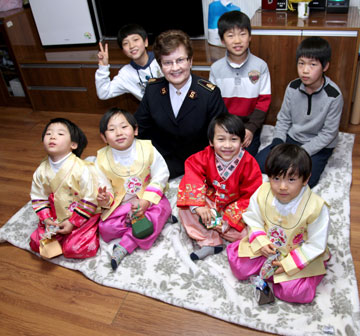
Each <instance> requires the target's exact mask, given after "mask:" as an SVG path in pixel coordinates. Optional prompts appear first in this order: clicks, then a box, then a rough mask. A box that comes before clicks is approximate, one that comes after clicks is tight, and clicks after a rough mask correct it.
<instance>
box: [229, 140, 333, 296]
mask: <svg viewBox="0 0 360 336" xmlns="http://www.w3.org/2000/svg"><path fill="white" fill-rule="evenodd" d="M265 168H266V174H267V175H268V177H269V179H270V182H265V183H263V184H262V186H261V187H260V188H259V189H258V190H257V191H256V192H255V193H254V195H253V196H252V197H251V199H250V204H249V207H248V209H247V212H246V213H245V214H244V215H243V219H244V221H245V223H246V224H247V226H248V235H247V236H246V237H245V238H243V239H242V240H241V241H237V242H234V243H232V244H229V245H228V247H227V254H228V259H229V263H230V266H231V269H232V272H233V273H234V275H235V276H236V277H237V278H238V279H239V280H245V279H248V278H249V277H250V276H252V275H259V272H260V269H261V268H262V266H263V264H264V262H265V261H266V260H267V258H269V257H271V256H273V255H275V254H276V253H277V252H278V253H279V258H278V260H275V261H273V262H272V265H273V266H274V267H277V269H276V270H275V274H274V275H273V276H272V277H270V278H269V281H270V282H273V283H274V284H273V291H274V295H275V296H276V297H278V298H279V299H281V300H284V301H288V302H297V303H309V302H311V301H312V300H313V299H314V297H315V293H316V287H317V286H318V284H319V283H320V281H321V279H322V278H323V277H324V274H325V273H326V270H325V261H326V260H328V259H329V253H328V251H327V237H328V229H329V211H328V206H327V204H326V203H325V201H324V200H323V199H321V198H320V197H319V196H317V195H316V194H314V193H313V192H312V191H311V189H310V188H309V186H308V185H307V183H308V181H309V178H310V174H311V159H310V156H309V155H308V154H307V152H306V151H305V150H304V149H303V148H301V147H299V146H298V145H293V144H280V145H278V146H276V147H274V148H273V150H272V151H271V152H270V155H269V156H268V159H267V160H266V164H265Z"/></svg>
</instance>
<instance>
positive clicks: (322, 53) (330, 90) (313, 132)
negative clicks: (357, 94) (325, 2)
mask: <svg viewBox="0 0 360 336" xmlns="http://www.w3.org/2000/svg"><path fill="white" fill-rule="evenodd" d="M330 57H331V48H330V45H329V43H328V42H327V41H326V40H324V39H323V38H321V37H309V38H306V39H304V40H303V41H302V42H301V43H300V45H299V46H298V48H297V51H296V61H297V71H298V75H299V78H297V79H295V80H293V81H292V82H290V83H289V85H288V87H287V88H286V91H285V97H284V100H283V103H282V106H281V109H280V111H279V113H278V115H277V121H276V125H275V130H274V139H273V141H272V143H271V144H270V145H269V146H267V147H265V148H264V149H263V150H261V151H260V152H259V153H258V154H257V155H256V157H255V159H256V160H257V162H258V163H259V165H260V169H261V171H262V172H264V167H265V161H266V158H267V156H268V154H269V152H270V150H271V149H272V148H273V147H275V146H276V145H278V144H280V143H283V142H286V143H292V144H297V145H299V146H301V147H302V148H304V149H305V150H306V151H307V152H308V153H309V155H310V156H311V159H312V171H311V177H310V180H309V186H310V187H311V188H312V187H314V186H315V185H316V184H317V183H318V181H319V179H320V175H321V173H322V172H323V170H324V168H325V166H326V163H327V161H328V159H329V157H330V156H331V154H332V152H333V150H334V148H335V146H336V144H337V141H338V134H339V123H340V118H341V113H342V108H343V104H344V102H343V96H342V94H341V91H340V89H339V87H338V86H337V85H336V84H335V83H334V82H333V81H332V80H331V79H330V78H328V77H326V76H325V75H324V73H325V71H326V70H327V69H328V68H329V64H330V63H329V62H330Z"/></svg>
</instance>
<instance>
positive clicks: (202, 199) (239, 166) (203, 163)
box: [177, 113, 262, 260]
mask: <svg viewBox="0 0 360 336" xmlns="http://www.w3.org/2000/svg"><path fill="white" fill-rule="evenodd" d="M244 137H245V127H244V124H243V122H242V121H241V119H240V117H238V116H236V115H233V114H229V113H226V114H220V115H218V116H217V117H214V118H213V119H212V121H211V122H210V124H209V127H208V139H209V142H210V145H209V146H207V147H206V148H205V149H204V150H202V151H200V152H198V153H196V154H193V155H192V156H190V157H189V158H188V159H187V160H186V161H185V175H184V177H183V178H182V180H181V182H180V185H179V190H178V200H177V206H178V207H179V208H180V209H179V217H180V220H181V223H182V225H183V226H184V227H185V230H186V232H187V234H188V235H189V237H191V238H192V239H195V240H196V242H197V243H198V245H199V246H200V249H199V250H197V251H194V252H192V253H191V254H190V258H191V259H192V260H199V259H204V258H205V257H207V256H208V255H212V254H217V253H220V252H221V251H222V250H223V249H224V241H223V239H224V240H225V241H231V242H233V241H235V240H238V239H241V238H242V237H243V236H244V235H245V234H246V233H245V231H242V230H243V229H244V226H245V225H244V222H243V220H242V216H243V213H244V212H245V211H246V208H247V207H248V204H249V200H250V197H251V195H252V194H253V193H254V192H255V190H256V189H257V188H258V187H259V186H260V185H261V183H262V175H261V172H260V168H259V165H258V163H257V162H256V161H255V159H254V158H253V156H252V155H250V154H249V153H248V152H246V151H245V150H244V149H243V148H242V143H243V141H244Z"/></svg>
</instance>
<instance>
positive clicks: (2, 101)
mask: <svg viewBox="0 0 360 336" xmlns="http://www.w3.org/2000/svg"><path fill="white" fill-rule="evenodd" d="M13 14H14V11H8V12H0V105H1V106H30V102H29V100H28V98H27V95H26V91H25V90H24V84H23V81H22V78H21V75H20V71H19V69H18V65H17V62H16V59H15V56H14V52H13V49H12V44H11V42H10V40H9V36H8V30H9V29H11V24H12V22H11V18H12V16H13Z"/></svg>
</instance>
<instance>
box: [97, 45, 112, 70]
mask: <svg viewBox="0 0 360 336" xmlns="http://www.w3.org/2000/svg"><path fill="white" fill-rule="evenodd" d="M99 47H100V51H99V52H98V54H97V56H98V60H99V65H108V64H109V52H108V44H107V43H105V49H104V47H103V45H102V43H101V42H99Z"/></svg>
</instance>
